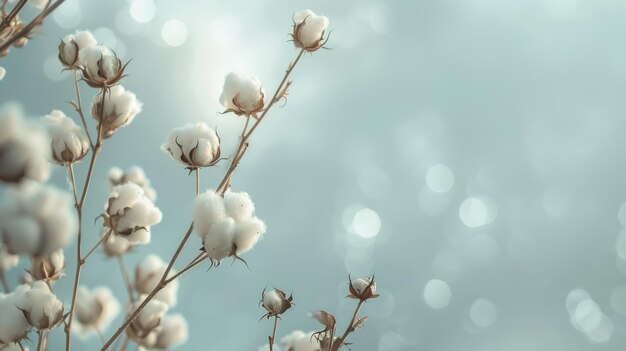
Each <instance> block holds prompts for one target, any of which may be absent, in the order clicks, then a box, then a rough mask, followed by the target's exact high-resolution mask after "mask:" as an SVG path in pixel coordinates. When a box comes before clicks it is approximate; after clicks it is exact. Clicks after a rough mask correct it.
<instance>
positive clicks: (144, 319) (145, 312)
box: [127, 295, 169, 345]
mask: <svg viewBox="0 0 626 351" xmlns="http://www.w3.org/2000/svg"><path fill="white" fill-rule="evenodd" d="M146 297H147V295H142V296H140V298H139V300H137V301H136V302H135V303H134V304H133V305H132V306H131V308H130V310H129V313H133V312H134V311H135V310H136V309H137V308H138V307H139V306H140V305H141V304H142V303H143V300H145V298H146ZM168 309H169V306H168V305H167V304H166V303H164V302H162V301H159V300H156V299H152V300H150V301H149V302H148V303H147V304H146V305H145V307H144V308H143V309H142V310H141V311H140V312H139V314H138V315H137V317H136V318H135V319H134V320H133V322H132V323H131V324H130V326H129V328H128V329H127V332H128V335H129V336H130V337H131V338H132V339H133V340H135V341H137V342H138V343H141V344H143V342H145V343H146V344H148V345H154V344H155V343H156V339H157V335H156V333H151V332H152V331H155V328H157V327H159V326H160V324H161V321H162V320H163V317H164V316H165V313H166V312H167V310H168ZM147 336H149V338H148V339H147V340H146V339H145V338H146V337H147ZM142 341H143V342H142Z"/></svg>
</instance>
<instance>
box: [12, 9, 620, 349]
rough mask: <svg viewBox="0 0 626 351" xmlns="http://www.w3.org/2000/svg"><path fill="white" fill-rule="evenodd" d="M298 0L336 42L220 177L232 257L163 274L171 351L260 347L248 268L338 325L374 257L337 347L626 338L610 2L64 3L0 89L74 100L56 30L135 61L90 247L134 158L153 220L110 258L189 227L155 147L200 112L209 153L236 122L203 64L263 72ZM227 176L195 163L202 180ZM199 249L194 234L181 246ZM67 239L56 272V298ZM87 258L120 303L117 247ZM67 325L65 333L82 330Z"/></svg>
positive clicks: (288, 55) (510, 345) (15, 55)
mask: <svg viewBox="0 0 626 351" xmlns="http://www.w3.org/2000/svg"><path fill="white" fill-rule="evenodd" d="M303 8H311V9H312V10H313V11H315V12H317V13H320V14H324V15H326V16H328V17H329V18H330V21H331V25H330V27H331V28H332V34H331V38H330V41H329V43H328V46H329V47H331V48H332V50H330V51H326V50H320V51H318V52H316V53H314V54H313V55H306V56H305V57H304V58H303V60H302V62H301V64H299V65H298V67H297V68H296V70H295V72H294V74H293V80H294V84H293V86H292V89H291V94H290V95H289V100H288V102H287V105H286V106H285V107H284V108H281V109H276V110H274V111H272V113H271V114H270V115H269V117H268V118H267V119H266V121H265V122H264V123H263V125H261V128H260V129H259V130H258V132H257V133H256V134H255V136H254V138H253V139H252V141H251V145H250V148H249V151H248V153H247V154H246V156H245V158H244V159H243V161H242V163H241V166H240V167H239V169H238V170H237V172H236V175H235V177H234V179H233V189H234V190H236V191H247V192H249V193H250V194H251V196H252V199H253V201H254V202H255V204H256V213H257V215H258V216H259V217H260V218H262V219H263V220H265V222H266V223H267V226H268V232H267V233H266V235H265V237H264V239H263V240H262V241H261V242H260V243H259V244H258V245H257V246H256V248H255V249H254V250H252V251H251V252H249V253H248V254H246V255H245V259H246V260H247V262H248V264H249V265H250V268H251V269H250V270H248V269H247V268H246V267H245V266H244V265H243V264H240V263H238V262H235V264H233V265H231V264H230V262H228V263H224V264H223V265H222V266H220V267H219V268H218V269H212V270H211V271H208V272H207V267H206V266H205V267H204V268H199V269H196V270H194V271H193V272H191V273H189V274H188V275H186V276H184V277H183V278H182V280H181V289H180V293H179V301H180V302H179V304H178V306H177V307H176V308H175V311H176V312H180V313H182V314H184V316H185V317H186V318H187V319H188V321H189V322H190V339H189V341H188V343H187V344H186V345H185V346H182V347H181V349H183V350H256V349H257V348H258V347H260V346H261V345H263V344H265V343H266V342H267V335H268V334H269V333H270V332H271V322H269V321H266V320H263V321H260V322H259V317H260V316H261V315H262V314H263V313H264V312H263V311H262V309H261V308H260V307H259V306H258V301H259V298H260V294H261V291H262V290H263V288H265V287H279V288H282V289H284V290H286V291H287V292H293V294H294V297H295V301H296V307H295V308H294V309H293V310H292V311H290V312H288V313H287V314H286V315H285V316H284V317H283V319H282V320H281V323H280V325H279V333H278V334H279V335H280V336H284V335H285V334H287V333H288V332H291V331H292V330H295V329H301V330H305V331H309V330H317V329H320V325H318V324H317V323H316V322H315V321H314V320H312V319H310V318H309V317H308V315H307V314H308V313H309V312H310V311H314V310H318V309H324V310H328V311H331V312H334V313H336V315H337V316H338V319H339V323H340V325H341V326H345V324H346V323H347V319H348V318H349V316H350V314H351V312H352V309H353V308H354V301H353V300H350V299H346V298H345V295H346V294H347V278H348V273H351V274H352V275H353V276H362V275H368V274H374V273H375V274H376V278H377V281H378V288H379V291H380V294H381V295H382V296H381V297H380V298H379V299H377V300H372V301H370V302H368V303H367V304H366V306H365V308H364V314H365V315H369V316H370V318H369V320H368V322H367V325H366V328H365V329H361V330H359V331H358V332H356V333H355V334H354V336H353V337H351V340H350V341H351V342H353V346H352V349H354V350H381V351H383V350H384V351H391V350H394V351H400V350H430V351H448V350H460V349H463V350H466V351H471V350H481V351H486V350H494V351H495V350H511V351H514V350H544V351H556V350H567V351H578V350H580V351H582V350H623V348H624V345H625V344H626V231H625V230H624V228H623V227H624V226H626V204H624V202H625V201H626V185H625V183H626V158H625V157H624V153H625V150H626V141H625V139H624V135H625V132H626V119H625V118H624V114H625V113H626V99H624V94H625V93H626V40H624V37H625V36H626V22H625V21H624V18H625V17H626V3H625V2H623V1H611V0H602V1H582V0H532V1H529V0H458V1H454V0H441V1H372V0H365V1H363V0H351V1H334V0H317V1H291V0H262V1H200V0H196V1H175V0H168V1H166V0H161V1H159V0H131V1H123V0H109V1H95V0H91V1H78V0H68V1H67V3H66V4H64V5H63V6H62V7H61V8H60V10H59V11H58V12H56V13H55V14H54V15H53V16H51V18H49V19H48V20H47V21H46V23H45V25H44V26H43V27H41V29H40V31H41V32H42V33H43V34H42V35H37V36H36V37H35V38H33V40H32V41H31V42H30V43H29V44H28V45H27V46H26V47H25V48H23V49H20V50H14V51H13V52H12V53H11V54H10V55H9V56H8V57H6V58H3V59H2V60H0V65H1V66H3V67H5V68H6V69H7V75H6V77H5V78H4V80H3V81H1V82H0V100H1V101H0V102H2V103H4V102H8V101H19V102H21V103H22V104H23V105H24V106H25V109H26V112H27V113H28V114H29V115H31V116H33V117H35V116H40V115H43V114H47V113H49V112H50V111H51V110H52V109H56V108H60V109H63V110H64V111H65V112H66V113H68V114H70V113H71V112H72V111H71V108H70V106H69V105H68V104H67V101H69V100H70V99H72V97H73V90H72V89H73V86H72V82H71V75H70V74H69V73H62V72H61V66H60V64H59V63H58V61H57V58H56V55H57V45H58V40H59V38H62V37H63V36H64V35H65V34H68V33H71V32H73V31H74V30H76V29H89V30H92V31H93V32H94V34H95V35H96V37H97V38H98V40H99V41H101V42H102V43H103V44H105V45H107V46H109V47H111V48H113V49H114V50H115V51H116V52H117V53H118V54H119V55H120V56H122V57H123V58H124V59H125V60H127V59H131V58H132V62H131V64H130V65H129V67H128V70H127V72H128V74H129V76H128V77H127V78H126V79H125V80H124V85H125V86H126V88H128V89H130V90H132V91H133V92H135V93H136V94H137V96H138V98H139V99H140V100H141V101H142V102H143V103H144V107H143V112H142V113H141V114H140V115H138V116H137V118H136V119H135V121H134V122H133V123H132V124H131V125H130V126H128V127H125V128H123V129H121V130H119V131H118V132H117V133H116V135H115V136H114V137H113V138H111V139H110V140H107V143H106V144H105V147H104V150H103V153H102V157H101V158H100V160H99V162H98V165H97V167H96V176H95V179H94V181H93V187H92V191H91V192H90V197H89V200H88V202H87V212H86V217H85V218H86V224H85V226H86V236H87V239H86V242H87V244H86V247H88V246H90V244H91V243H93V242H95V240H96V238H97V233H98V228H97V227H92V226H91V220H90V218H95V217H96V216H97V215H98V214H99V213H101V211H102V208H103V204H104V202H105V199H106V197H107V196H108V188H107V186H106V185H105V178H106V173H107V171H108V169H109V168H110V167H112V166H120V167H122V168H128V167H129V166H132V165H140V166H141V167H143V168H144V169H145V171H146V173H147V175H148V177H149V178H150V179H151V181H152V184H153V186H154V187H155V188H156V190H157V192H158V199H157V202H156V204H157V206H158V207H159V208H160V209H161V210H162V211H163V213H164V220H163V222H162V223H161V224H159V225H157V226H155V227H154V228H153V240H152V243H151V244H150V245H148V246H143V247H140V248H139V249H138V250H136V252H134V253H132V254H130V256H129V257H128V261H129V265H131V266H133V265H134V263H135V262H137V261H139V260H140V259H141V258H143V257H145V256H146V255H148V254H149V253H152V252H154V253H157V254H158V255H160V256H161V257H163V258H164V259H166V260H169V257H170V256H171V255H172V253H173V251H174V248H175V246H176V245H177V243H178V241H179V239H180V237H181V235H182V234H183V233H184V231H185V230H186V228H187V226H188V223H189V222H190V218H191V206H192V201H193V191H194V185H193V182H194V180H193V177H192V176H188V175H187V172H186V171H185V170H184V169H183V168H182V167H181V166H180V165H179V164H177V163H175V162H174V161H172V160H171V159H170V158H169V156H168V155H166V154H165V153H164V152H163V151H161V150H160V149H159V147H160V145H161V143H162V142H163V141H164V139H165V137H166V134H167V133H168V132H169V130H171V129H172V128H174V127H177V126H181V125H183V124H185V123H192V122H198V121H203V122H206V123H208V124H209V125H211V126H213V127H217V128H218V131H219V132H220V134H221V136H222V141H223V151H224V154H225V155H226V156H229V155H230V154H231V153H232V152H233V149H234V147H235V143H236V141H237V139H236V137H237V135H238V133H239V132H240V130H241V128H242V127H243V119H241V118H237V117H235V116H234V115H220V114H218V112H220V111H221V110H222V107H221V106H220V105H219V103H218V97H219V94H220V91H221V85H222V83H223V77H224V76H225V75H226V74H227V73H228V72H230V71H233V70H236V71H241V72H244V73H248V74H252V75H256V76H258V77H259V78H260V79H261V80H262V81H263V83H264V86H265V88H266V90H267V91H273V89H274V88H275V86H276V85H277V84H278V82H279V80H280V78H281V77H282V74H283V72H284V70H285V68H286V66H287V64H288V63H289V62H290V61H291V60H292V59H293V58H294V57H295V55H296V54H297V50H296V49H295V48H294V47H293V46H292V44H291V43H289V42H287V40H288V39H289V38H288V33H289V32H290V30H291V24H292V22H291V15H292V14H293V13H294V12H295V11H298V10H301V9H303ZM83 94H84V95H85V96H86V97H87V99H89V97H90V96H93V95H94V94H95V92H94V91H91V90H89V89H87V88H85V89H84V90H83ZM90 123H91V126H92V127H93V126H94V123H93V121H90ZM86 166H87V165H86V163H85V162H83V164H82V165H80V166H79V168H80V171H79V178H80V179H82V178H83V176H84V173H85V169H86ZM224 171H225V163H224V164H222V165H221V166H218V167H215V168H214V169H212V170H210V171H203V172H202V188H203V189H207V188H210V187H214V186H215V185H216V183H217V182H218V181H219V179H220V178H221V175H222V174H223V172H224ZM65 179H66V175H65V172H64V171H63V169H62V168H59V167H57V169H56V171H55V173H54V175H53V178H52V180H51V182H53V183H55V184H56V185H57V186H59V187H64V188H67V182H66V180H65ZM199 246H200V243H199V240H198V238H197V237H193V242H192V243H191V245H190V247H189V249H188V250H186V251H185V252H184V254H183V259H182V260H180V262H181V263H182V262H185V261H187V260H189V259H191V258H192V257H194V256H195V254H196V252H197V249H198V248H199ZM72 252H73V248H72V247H70V248H68V251H67V254H66V255H67V256H68V268H67V277H66V278H65V279H63V280H62V281H60V282H59V283H57V284H56V285H55V289H56V291H57V292H58V293H59V294H60V295H61V296H63V297H66V299H65V300H66V301H68V302H69V293H70V288H71V287H70V285H71V282H70V281H71V280H72V279H73V269H74V268H73V265H74V263H73V259H69V257H72ZM25 265H26V262H24V260H22V264H21V268H19V269H17V270H14V271H12V272H11V273H10V275H9V278H10V279H11V280H12V281H13V282H15V281H16V280H17V279H18V278H17V277H18V275H19V274H21V273H20V272H21V269H22V268H23V267H25ZM83 272H84V273H83V276H82V283H83V284H84V285H87V286H90V287H94V286H98V285H108V286H110V287H111V288H112V289H113V290H114V291H115V292H116V294H117V296H118V298H119V299H120V300H121V301H124V299H125V292H124V287H123V284H122V279H121V277H120V276H119V274H118V272H117V267H116V265H115V262H114V261H107V260H105V258H104V255H103V254H99V255H98V256H96V258H95V259H92V260H91V261H90V262H89V263H88V264H87V265H86V267H85V270H84V271H83ZM120 318H121V316H120V317H119V318H118V321H117V322H116V323H115V324H119V321H120ZM114 327H115V325H112V326H111V328H109V330H108V331H107V334H109V335H110V334H111V333H112V331H113V329H114ZM60 334H61V332H60V330H59V331H57V332H55V333H54V336H53V340H52V343H53V344H52V348H51V349H60V348H61V345H62V338H61V335H60ZM77 340H78V341H76V345H77V346H76V347H78V349H81V350H88V349H89V350H90V349H95V348H96V347H97V346H98V345H100V342H99V341H98V340H97V338H92V339H88V340H79V339H77Z"/></svg>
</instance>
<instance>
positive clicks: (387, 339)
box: [378, 332, 406, 351]
mask: <svg viewBox="0 0 626 351" xmlns="http://www.w3.org/2000/svg"><path fill="white" fill-rule="evenodd" d="M405 345H406V342H405V340H404V337H403V336H402V335H400V334H398V333H395V332H387V333H385V334H383V335H382V336H381V337H380V341H379V342H378V351H389V350H397V349H400V348H402V347H403V346H405Z"/></svg>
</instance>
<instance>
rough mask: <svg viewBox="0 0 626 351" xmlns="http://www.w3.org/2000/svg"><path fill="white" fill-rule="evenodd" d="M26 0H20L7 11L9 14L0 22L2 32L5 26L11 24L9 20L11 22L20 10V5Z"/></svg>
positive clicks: (22, 5) (24, 3)
mask: <svg viewBox="0 0 626 351" xmlns="http://www.w3.org/2000/svg"><path fill="white" fill-rule="evenodd" d="M27 2H28V0H20V1H19V2H18V3H17V4H16V5H15V6H14V7H13V9H11V12H9V14H8V15H7V16H6V17H5V18H4V19H3V20H2V23H0V32H2V31H3V30H4V29H5V28H7V27H8V26H9V25H11V22H13V19H15V17H17V14H18V13H19V12H20V11H21V10H22V7H24V5H26V3H27Z"/></svg>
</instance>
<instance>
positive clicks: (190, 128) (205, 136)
mask: <svg viewBox="0 0 626 351" xmlns="http://www.w3.org/2000/svg"><path fill="white" fill-rule="evenodd" d="M161 149H162V150H164V151H166V152H168V153H169V154H170V155H171V156H172V158H173V159H174V160H175V161H178V162H180V163H181V164H183V165H184V166H187V168H188V169H189V170H194V169H198V168H203V167H210V166H213V165H215V164H216V163H217V162H218V161H219V160H220V155H221V153H222V151H221V148H220V137H219V136H218V135H217V133H216V132H215V130H213V129H212V128H210V127H209V126H207V125H206V124H205V123H197V124H188V125H186V126H184V127H180V128H175V129H173V130H172V131H171V132H170V134H169V135H168V137H167V141H166V142H165V143H164V144H163V145H162V146H161Z"/></svg>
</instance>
